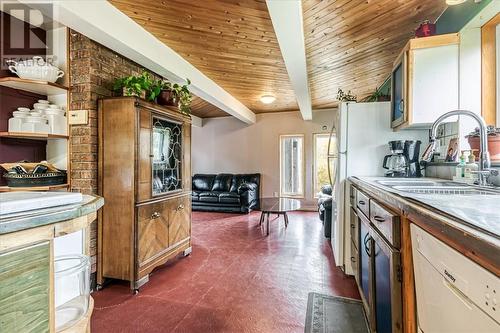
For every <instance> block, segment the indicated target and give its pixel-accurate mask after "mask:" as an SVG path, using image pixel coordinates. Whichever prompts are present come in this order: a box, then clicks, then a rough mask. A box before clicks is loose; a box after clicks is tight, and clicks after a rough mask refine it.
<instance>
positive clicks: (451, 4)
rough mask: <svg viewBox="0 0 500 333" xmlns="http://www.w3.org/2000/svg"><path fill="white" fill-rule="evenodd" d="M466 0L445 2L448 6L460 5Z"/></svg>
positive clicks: (448, 0)
mask: <svg viewBox="0 0 500 333" xmlns="http://www.w3.org/2000/svg"><path fill="white" fill-rule="evenodd" d="M466 1H467V0H446V4H447V5H448V6H455V5H460V4H462V3H464V2H466Z"/></svg>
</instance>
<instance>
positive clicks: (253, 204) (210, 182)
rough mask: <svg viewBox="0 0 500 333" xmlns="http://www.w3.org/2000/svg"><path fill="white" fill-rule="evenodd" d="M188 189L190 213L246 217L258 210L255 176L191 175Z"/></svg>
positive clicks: (258, 186) (257, 182)
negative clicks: (245, 214) (190, 186)
mask: <svg viewBox="0 0 500 333" xmlns="http://www.w3.org/2000/svg"><path fill="white" fill-rule="evenodd" d="M192 186H193V189H192V190H193V191H192V195H191V199H192V208H193V210H198V211H212V212H235V213H249V212H250V211H252V210H254V209H258V208H259V198H260V174H259V173H255V174H238V175H233V174H229V173H221V174H218V175H213V174H210V175H208V174H195V175H194V176H193V185H192Z"/></svg>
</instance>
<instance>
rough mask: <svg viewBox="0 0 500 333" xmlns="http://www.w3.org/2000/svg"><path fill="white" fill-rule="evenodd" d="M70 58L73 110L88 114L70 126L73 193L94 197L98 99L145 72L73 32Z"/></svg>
mask: <svg viewBox="0 0 500 333" xmlns="http://www.w3.org/2000/svg"><path fill="white" fill-rule="evenodd" d="M70 59H71V61H70V63H71V68H70V73H71V92H70V109H71V110H88V113H89V123H88V124H87V125H78V126H72V127H71V156H70V159H71V191H75V192H82V193H85V194H92V193H97V151H98V138H97V100H98V99H99V98H102V97H110V96H113V91H112V88H113V83H114V81H115V79H117V78H120V77H124V76H128V75H138V74H141V73H142V72H143V70H144V69H143V68H142V67H141V66H139V65H138V64H136V63H134V62H132V61H131V60H129V59H127V58H125V57H123V56H121V55H119V54H117V53H115V52H113V51H111V50H109V49H108V48H106V47H104V46H102V45H100V44H98V43H96V42H95V41H93V40H91V39H90V38H88V37H86V36H84V35H82V34H80V33H78V32H75V31H71V33H70ZM151 74H153V73H151ZM153 75H154V76H156V77H157V75H155V74H153ZM96 231H97V227H96V223H93V225H92V226H91V256H92V273H94V272H95V271H96V253H97V249H96V247H97V245H96V244H97V241H96V236H97V232H96Z"/></svg>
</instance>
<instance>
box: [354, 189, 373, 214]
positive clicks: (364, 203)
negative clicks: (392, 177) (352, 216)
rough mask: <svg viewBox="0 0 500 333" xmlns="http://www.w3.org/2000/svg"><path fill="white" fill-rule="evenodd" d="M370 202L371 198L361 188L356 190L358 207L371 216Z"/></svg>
mask: <svg viewBox="0 0 500 333" xmlns="http://www.w3.org/2000/svg"><path fill="white" fill-rule="evenodd" d="M369 202H370V200H369V198H368V196H367V195H366V194H364V193H363V192H361V191H359V190H357V191H356V207H358V208H359V210H360V211H361V212H363V214H365V215H366V217H368V216H370V204H369Z"/></svg>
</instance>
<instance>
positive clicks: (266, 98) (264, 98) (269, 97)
mask: <svg viewBox="0 0 500 333" xmlns="http://www.w3.org/2000/svg"><path fill="white" fill-rule="evenodd" d="M275 100H276V97H274V96H273V95H264V96H261V97H260V101H261V102H262V103H264V104H271V103H272V102H274V101H275Z"/></svg>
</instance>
